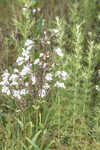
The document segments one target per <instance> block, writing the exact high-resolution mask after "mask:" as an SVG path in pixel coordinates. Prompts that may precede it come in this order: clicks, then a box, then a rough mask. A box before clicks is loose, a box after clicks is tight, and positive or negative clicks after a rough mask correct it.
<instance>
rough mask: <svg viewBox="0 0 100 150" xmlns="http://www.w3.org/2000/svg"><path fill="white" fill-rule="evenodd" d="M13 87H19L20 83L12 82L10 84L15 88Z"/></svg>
mask: <svg viewBox="0 0 100 150" xmlns="http://www.w3.org/2000/svg"><path fill="white" fill-rule="evenodd" d="M13 85H14V86H16V85H18V82H16V81H13V82H11V83H10V86H13Z"/></svg>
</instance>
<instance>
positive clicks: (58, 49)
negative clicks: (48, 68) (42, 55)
mask: <svg viewBox="0 0 100 150" xmlns="http://www.w3.org/2000/svg"><path fill="white" fill-rule="evenodd" d="M55 52H56V53H57V55H58V56H64V54H63V53H62V50H61V49H60V48H57V49H56V50H55Z"/></svg>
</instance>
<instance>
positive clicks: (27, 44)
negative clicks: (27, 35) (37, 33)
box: [25, 39, 34, 46]
mask: <svg viewBox="0 0 100 150" xmlns="http://www.w3.org/2000/svg"><path fill="white" fill-rule="evenodd" d="M33 43H34V42H33V41H32V40H30V39H28V40H27V41H26V42H25V46H30V45H32V44H33Z"/></svg>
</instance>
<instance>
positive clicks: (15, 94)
mask: <svg viewBox="0 0 100 150" xmlns="http://www.w3.org/2000/svg"><path fill="white" fill-rule="evenodd" d="M12 94H13V96H14V97H16V98H18V99H21V95H20V90H13V93H12Z"/></svg>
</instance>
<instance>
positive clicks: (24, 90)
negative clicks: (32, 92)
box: [20, 89, 28, 95]
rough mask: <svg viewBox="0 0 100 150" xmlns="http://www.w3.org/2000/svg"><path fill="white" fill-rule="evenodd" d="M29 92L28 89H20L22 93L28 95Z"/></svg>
mask: <svg viewBox="0 0 100 150" xmlns="http://www.w3.org/2000/svg"><path fill="white" fill-rule="evenodd" d="M27 93H28V91H27V90H26V89H22V90H21V91H20V95H26V94H27Z"/></svg>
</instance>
